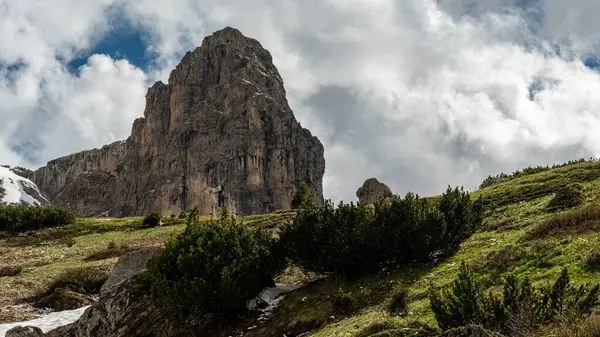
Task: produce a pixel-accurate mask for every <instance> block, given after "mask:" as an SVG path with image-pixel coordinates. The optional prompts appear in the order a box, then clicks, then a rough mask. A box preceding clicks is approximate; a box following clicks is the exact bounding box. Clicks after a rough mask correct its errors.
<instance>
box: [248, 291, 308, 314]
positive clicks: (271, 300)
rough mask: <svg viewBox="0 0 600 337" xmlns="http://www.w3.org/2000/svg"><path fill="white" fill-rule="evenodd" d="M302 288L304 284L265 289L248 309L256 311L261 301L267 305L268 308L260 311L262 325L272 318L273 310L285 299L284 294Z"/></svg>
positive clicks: (251, 302)
mask: <svg viewBox="0 0 600 337" xmlns="http://www.w3.org/2000/svg"><path fill="white" fill-rule="evenodd" d="M302 286H303V284H276V285H275V287H272V288H265V289H264V290H263V291H261V293H260V294H258V296H257V298H255V299H253V300H252V301H250V303H249V304H248V309H250V310H255V309H256V308H257V306H258V304H259V303H260V302H261V301H262V302H264V303H266V304H267V306H266V307H264V308H262V309H258V311H259V312H260V313H261V314H260V315H259V317H258V319H257V321H258V323H262V322H264V321H266V320H268V319H269V317H271V315H272V314H273V310H275V308H277V305H279V302H281V300H283V298H284V297H285V296H283V294H286V293H289V292H290V291H294V290H296V289H298V288H301V287H302Z"/></svg>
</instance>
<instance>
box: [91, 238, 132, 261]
mask: <svg viewBox="0 0 600 337" xmlns="http://www.w3.org/2000/svg"><path fill="white" fill-rule="evenodd" d="M136 249H137V248H136V247H130V246H128V245H126V244H122V245H121V246H117V244H116V243H114V242H113V241H111V242H110V243H109V244H108V246H107V247H106V248H105V249H102V250H99V251H96V252H94V253H92V254H90V255H88V256H86V257H85V258H84V259H83V261H86V262H89V261H99V260H106V259H110V258H113V257H119V256H121V255H123V254H125V253H127V252H131V251H134V250H136Z"/></svg>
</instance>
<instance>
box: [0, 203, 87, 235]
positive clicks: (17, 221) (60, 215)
mask: <svg viewBox="0 0 600 337" xmlns="http://www.w3.org/2000/svg"><path fill="white" fill-rule="evenodd" d="M74 222H75V214H74V213H73V212H69V211H67V210H64V209H61V208H45V207H37V206H28V205H0V231H6V232H9V233H18V232H25V231H31V230H38V229H41V228H49V227H57V226H62V225H69V224H72V223H74Z"/></svg>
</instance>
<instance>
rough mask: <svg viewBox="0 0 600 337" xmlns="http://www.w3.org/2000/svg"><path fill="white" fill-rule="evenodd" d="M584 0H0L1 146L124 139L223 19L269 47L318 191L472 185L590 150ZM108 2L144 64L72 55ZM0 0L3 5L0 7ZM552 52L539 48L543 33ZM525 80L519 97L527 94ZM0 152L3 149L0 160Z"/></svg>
mask: <svg viewBox="0 0 600 337" xmlns="http://www.w3.org/2000/svg"><path fill="white" fill-rule="evenodd" d="M599 6H600V5H598V4H597V2H596V1H592V0H579V1H571V2H565V1H558V0H529V1H517V0H488V1H475V0H437V1H435V0H407V1H393V0H377V1H372V0H369V1H367V0H352V1H341V0H328V1H316V0H310V1H299V0H282V1H270V0H254V1H241V0H239V1H233V0H232V1H216V0H209V1H203V2H202V3H199V2H196V1H192V0H175V1H153V0H142V1H125V0H118V1H117V0H114V1H108V0H106V1H100V0H95V1H85V2H80V1H79V2H73V1H72V0H53V1H41V0H38V1H27V2H24V1H21V2H15V1H8V0H4V1H3V0H0V40H2V41H3V48H2V49H0V64H22V65H21V66H20V67H21V68H20V70H19V71H18V72H12V73H11V75H10V76H11V78H7V76H6V74H3V73H2V70H0V101H1V102H2V105H1V106H0V118H2V120H3V121H5V122H4V123H1V124H0V159H1V160H0V161H9V162H12V161H17V160H18V159H17V158H16V157H18V156H16V155H15V154H14V153H13V152H12V151H11V150H10V146H11V145H14V144H17V145H19V144H23V143H25V141H27V140H29V141H30V144H28V145H27V146H29V147H30V148H33V151H34V153H35V154H37V155H38V156H39V158H40V159H41V160H43V161H45V160H48V159H52V158H53V157H55V156H59V155H64V154H67V153H69V152H72V151H77V150H83V149H85V148H88V147H96V146H101V145H103V144H105V143H108V142H110V141H113V140H116V139H123V138H125V137H126V136H127V135H128V134H129V131H130V128H131V122H132V120H133V119H134V118H135V117H136V116H138V115H141V114H142V112H143V103H144V92H145V91H146V88H147V86H148V85H149V84H150V83H151V82H152V81H154V80H156V79H161V80H163V81H166V79H167V78H168V74H169V72H170V70H171V69H172V68H173V67H174V66H175V64H176V63H177V62H178V59H179V57H181V55H182V54H183V53H184V52H185V51H187V50H190V49H193V48H194V47H195V46H197V45H199V44H200V43H201V41H202V38H203V37H204V36H206V35H208V34H210V33H211V32H213V31H215V30H217V29H220V28H223V27H224V26H226V25H231V26H234V27H236V28H239V29H240V30H241V31H242V32H243V33H244V34H245V35H247V36H251V37H254V38H256V39H258V40H259V41H260V42H261V43H262V44H263V46H265V47H266V48H267V49H269V50H270V51H271V53H272V54H273V57H274V61H275V64H276V66H277V67H278V68H279V70H280V72H281V73H282V77H283V79H284V81H285V85H286V89H287V92H288V96H289V97H288V98H289V101H290V103H291V106H292V109H293V110H294V111H295V114H296V116H297V118H298V119H299V120H300V121H301V123H302V125H303V126H305V127H308V128H309V129H311V131H312V132H313V134H316V135H317V136H319V138H320V139H321V141H322V142H323V143H324V145H325V148H326V160H327V171H326V178H325V193H326V197H329V198H332V199H334V200H339V199H344V200H353V199H354V198H355V196H354V193H355V191H356V189H357V188H358V187H359V186H360V185H361V184H362V182H363V181H364V179H366V178H368V177H370V176H376V177H378V178H380V180H382V181H384V182H386V183H388V184H389V185H390V186H391V187H392V189H393V190H395V191H397V192H400V193H404V192H406V191H407V190H413V191H416V192H419V193H422V194H432V193H439V192H441V191H442V190H443V189H444V188H445V186H446V185H447V184H451V185H465V186H467V187H469V188H473V187H475V186H477V185H478V183H479V182H480V181H481V179H482V178H483V177H484V176H487V175H488V174H493V173H498V172H499V171H512V170H515V169H518V168H521V167H523V166H527V165H537V164H546V163H553V162H556V161H563V160H568V159H571V158H574V157H578V156H580V155H585V156H589V155H600V136H597V135H596V134H597V133H596V132H595V130H597V129H598V126H599V125H600V98H598V95H597V94H596V93H597V92H598V91H599V90H600V76H599V75H598V73H596V72H595V71H592V70H590V69H587V68H585V67H584V66H583V64H582V63H581V62H580V61H579V58H581V57H585V56H587V55H588V54H589V53H594V52H595V53H597V52H599V50H598V44H597V42H596V41H597V40H598V37H599V36H598V34H599V33H598V32H599V31H600V29H599V28H600V27H598V25H600V24H599V23H597V22H598V21H597V20H596V19H595V14H596V13H597V12H598V9H600V8H598V7H599ZM115 8H116V9H118V10H119V11H121V12H122V14H123V15H124V17H125V18H127V19H128V20H130V21H131V24H132V25H134V26H137V27H141V28H143V29H144V30H145V31H146V32H147V34H148V39H149V48H148V52H149V53H155V55H156V60H155V63H154V64H153V65H152V67H151V68H150V69H147V72H146V73H145V74H144V73H143V72H142V71H141V70H140V69H137V68H135V67H134V66H132V65H131V64H129V63H128V62H126V61H118V60H113V59H111V58H110V57H107V56H104V55H94V56H92V57H91V58H90V59H89V60H88V64H87V65H86V66H85V67H83V68H82V69H81V72H80V73H79V74H78V75H77V76H75V75H73V74H71V73H69V72H68V71H67V70H66V69H64V68H63V66H62V64H61V63H60V62H58V61H57V56H58V57H59V58H63V59H67V60H68V59H70V58H72V57H73V56H74V55H78V53H80V52H81V51H83V50H86V49H87V48H89V47H90V46H91V45H92V44H93V43H94V42H96V41H98V40H99V39H101V38H102V36H103V34H104V33H105V32H107V31H108V30H110V29H111V27H112V25H114V22H112V21H111V17H110V13H111V11H113V10H114V9H115ZM3 9H4V10H3ZM565 41H566V42H568V44H564V45H561V48H562V53H563V54H565V53H566V54H568V55H570V57H559V56H556V55H555V54H554V53H553V48H555V45H556V44H557V43H562V42H565ZM0 69H1V67H0ZM530 90H532V91H533V100H530V99H529V98H530ZM5 158H7V159H5Z"/></svg>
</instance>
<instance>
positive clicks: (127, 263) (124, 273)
mask: <svg viewBox="0 0 600 337" xmlns="http://www.w3.org/2000/svg"><path fill="white" fill-rule="evenodd" d="M161 251H162V248H159V247H146V248H141V249H138V250H135V251H132V252H128V253H125V254H123V255H122V256H121V257H120V258H119V261H117V264H115V266H114V267H113V269H112V271H111V273H110V276H109V277H108V280H106V282H104V284H103V285H102V288H101V289H100V296H104V295H106V294H107V293H108V292H109V291H110V290H111V289H112V288H114V287H115V286H117V285H118V284H120V283H121V282H123V281H126V280H129V279H131V278H132V277H133V276H135V275H136V274H138V273H139V272H141V271H142V270H144V269H146V263H148V260H150V258H151V257H153V256H154V255H156V254H158V253H160V252H161Z"/></svg>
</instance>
